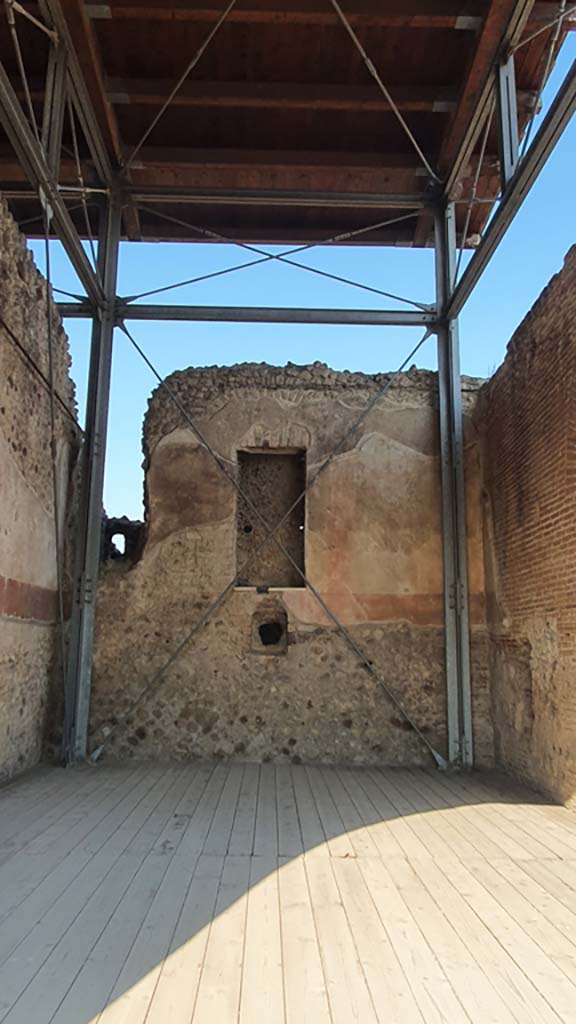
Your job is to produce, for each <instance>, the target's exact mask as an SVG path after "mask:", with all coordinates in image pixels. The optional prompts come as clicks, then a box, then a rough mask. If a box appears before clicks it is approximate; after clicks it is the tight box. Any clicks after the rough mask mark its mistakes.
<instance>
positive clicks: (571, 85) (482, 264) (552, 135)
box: [442, 60, 576, 319]
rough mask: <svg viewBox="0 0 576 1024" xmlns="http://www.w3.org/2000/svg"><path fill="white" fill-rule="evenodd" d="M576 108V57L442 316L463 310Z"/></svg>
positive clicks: (455, 314) (452, 314)
mask: <svg viewBox="0 0 576 1024" xmlns="http://www.w3.org/2000/svg"><path fill="white" fill-rule="evenodd" d="M575 110H576V60H575V61H574V62H573V64H572V67H571V68H570V70H569V72H568V74H567V75H566V78H565V79H564V82H563V84H562V86H561V87H560V89H559V91H558V94H557V96H556V98H555V99H554V101H553V103H552V106H551V107H550V109H549V111H548V113H547V114H546V115H545V117H544V120H543V121H542V124H541V125H540V128H539V129H538V132H537V134H536V136H535V137H534V141H533V142H532V145H531V146H530V148H529V150H528V152H527V153H526V156H525V157H524V159H523V160H522V161H521V163H520V164H519V166H518V167H517V169H516V172H515V173H514V175H513V176H512V178H511V179H510V181H509V183H508V186H507V188H506V189H505V191H504V194H503V196H502V200H501V202H500V206H499V207H498V210H497V211H496V213H495V215H494V217H493V219H492V220H491V221H490V224H489V225H488V227H487V229H486V232H485V234H484V236H483V238H482V241H481V242H480V245H479V246H478V248H477V250H476V252H475V253H474V255H473V257H472V259H471V260H470V263H469V264H468V266H467V267H466V270H465V271H464V273H463V274H462V277H461V278H460V281H459V282H458V284H457V285H456V288H455V289H454V292H453V293H452V298H451V299H450V301H449V302H448V305H447V306H446V309H445V310H443V311H442V312H443V315H445V316H447V317H449V318H451V319H453V318H454V317H457V316H458V314H459V313H460V311H461V309H462V307H463V306H464V303H465V302H466V301H467V300H468V298H469V297H470V295H471V293H472V291H473V289H474V287H475V286H476V284H477V282H478V280H479V279H480V277H481V276H482V274H483V273H484V271H485V269H486V267H487V265H488V263H489V262H490V260H491V259H492V256H493V255H494V253H495V251H496V249H497V248H498V246H499V244H500V242H501V240H502V238H503V237H504V235H505V234H506V232H507V230H508V228H509V227H510V224H511V223H512V221H513V219H514V217H515V216H516V214H517V212H518V210H519V209H520V207H521V206H522V203H523V202H524V200H525V199H526V196H527V195H528V193H529V191H530V189H531V188H532V186H533V184H534V182H535V181H536V179H537V177H538V175H539V174H540V171H541V170H542V168H543V167H544V164H545V163H546V161H547V160H548V157H549V156H550V154H551V153H552V151H553V149H554V147H555V145H556V143H557V142H558V140H559V139H560V136H561V135H562V133H563V132H564V130H565V129H566V128H567V127H568V124H569V122H570V119H571V117H572V115H573V113H574V111H575Z"/></svg>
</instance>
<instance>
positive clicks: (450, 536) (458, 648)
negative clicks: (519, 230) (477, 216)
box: [435, 204, 474, 767]
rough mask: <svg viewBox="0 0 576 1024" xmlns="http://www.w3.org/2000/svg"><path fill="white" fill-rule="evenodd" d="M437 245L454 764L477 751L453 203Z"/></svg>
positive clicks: (442, 213)
mask: <svg viewBox="0 0 576 1024" xmlns="http://www.w3.org/2000/svg"><path fill="white" fill-rule="evenodd" d="M435 244H436V295H437V305H438V310H439V314H440V319H439V322H438V328H437V337H438V392H439V409H440V452H441V486H442V535H443V560H444V616H445V652H446V685H447V708H448V760H449V762H450V764H453V765H458V766H462V767H471V766H472V764H473V761H474V750H473V741H472V697H471V682H470V627H469V616H468V570H467V550H466V506H465V492H464V441H463V429H462V402H461V383H460V353H459V336H458V322H457V321H456V320H455V319H450V320H449V319H447V318H445V316H443V311H444V310H445V309H446V307H447V304H448V301H449V298H450V294H451V291H452V287H453V280H454V272H455V253H456V230H455V218H454V206H453V205H452V204H448V205H447V206H446V207H444V206H442V207H440V208H439V209H438V210H436V211H435Z"/></svg>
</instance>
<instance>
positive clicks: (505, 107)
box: [496, 53, 519, 189]
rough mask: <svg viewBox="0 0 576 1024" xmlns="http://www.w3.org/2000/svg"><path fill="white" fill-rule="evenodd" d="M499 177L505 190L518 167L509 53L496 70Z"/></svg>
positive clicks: (512, 73) (512, 62)
mask: <svg viewBox="0 0 576 1024" xmlns="http://www.w3.org/2000/svg"><path fill="white" fill-rule="evenodd" d="M496 86H497V94H498V134H499V142H500V177H501V181H502V188H503V189H505V188H506V185H507V184H508V182H509V181H510V179H511V177H512V175H513V174H514V171H515V170H516V167H517V166H518V157H519V153H518V107H517V104H516V72H515V69H514V54H512V53H510V54H509V55H508V57H507V58H506V60H504V61H502V62H501V63H500V64H499V65H498V68H497V70H496Z"/></svg>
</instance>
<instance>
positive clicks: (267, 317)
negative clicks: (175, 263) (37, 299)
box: [58, 300, 436, 327]
mask: <svg viewBox="0 0 576 1024" xmlns="http://www.w3.org/2000/svg"><path fill="white" fill-rule="evenodd" d="M58 312H59V313H60V316H62V317H64V318H71V319H84V320H86V319H90V317H92V316H93V308H92V306H91V305H90V304H89V303H82V302H61V303H59V304H58ZM116 318H117V320H172V321H189V322H190V321H203V322H216V323H247V324H357V325H364V326H369V327H426V326H434V324H435V323H436V312H435V311H434V310H432V309H430V310H426V311H424V310H422V311H420V310H407V311H403V310H395V309H374V310H372V309H292V308H290V307H288V308H277V307H270V308H268V307H266V306H161V305H139V306H135V305H132V303H123V302H122V301H121V300H120V301H118V302H117V304H116Z"/></svg>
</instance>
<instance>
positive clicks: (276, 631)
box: [250, 602, 288, 654]
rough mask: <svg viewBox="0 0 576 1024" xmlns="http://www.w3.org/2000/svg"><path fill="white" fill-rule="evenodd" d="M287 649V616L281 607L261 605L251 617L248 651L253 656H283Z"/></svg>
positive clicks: (275, 604)
mask: <svg viewBox="0 0 576 1024" xmlns="http://www.w3.org/2000/svg"><path fill="white" fill-rule="evenodd" d="M287 648H288V616H287V615H286V611H285V609H284V608H283V607H282V605H280V604H277V603H275V602H274V603H264V604H262V605H261V606H260V607H259V608H258V609H257V610H256V611H255V612H254V615H253V616H252V630H251V643H250V649H251V651H252V653H253V654H285V653H286V650H287Z"/></svg>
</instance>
